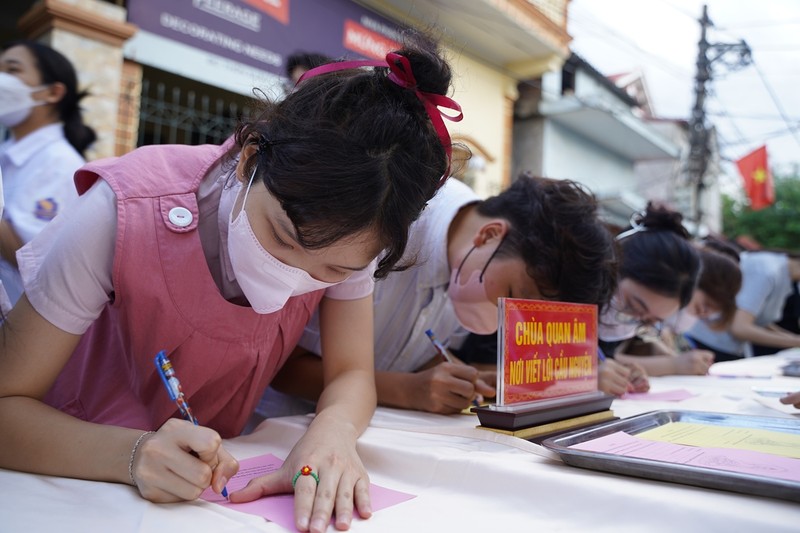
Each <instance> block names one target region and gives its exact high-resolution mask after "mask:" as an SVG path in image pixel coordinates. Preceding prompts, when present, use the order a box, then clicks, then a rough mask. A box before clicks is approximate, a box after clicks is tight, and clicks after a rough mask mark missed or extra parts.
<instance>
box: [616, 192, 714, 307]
mask: <svg viewBox="0 0 800 533" xmlns="http://www.w3.org/2000/svg"><path fill="white" fill-rule="evenodd" d="M682 221H683V216H682V215H681V214H680V213H678V212H676V211H672V210H669V209H667V208H665V207H663V206H656V205H654V204H653V203H652V202H649V203H648V204H647V209H646V210H645V211H644V213H641V214H640V215H639V216H638V220H637V221H636V228H638V231H634V232H632V233H630V234H628V235H626V236H625V237H622V235H620V237H622V238H621V240H620V241H619V243H620V248H621V252H622V259H621V262H620V269H619V274H620V279H621V280H622V279H625V278H630V279H632V280H633V281H636V282H637V283H639V284H641V285H644V286H645V287H647V288H648V289H650V290H652V291H653V292H655V293H658V294H661V295H662V296H666V297H669V298H677V299H678V301H679V302H680V307H681V308H684V307H686V305H687V304H688V303H689V300H691V299H692V292H693V291H694V288H695V285H696V284H697V278H698V276H699V274H700V254H699V253H698V251H697V249H696V248H695V247H694V246H693V245H692V244H691V243H690V242H689V232H688V231H687V230H686V228H684V227H683V224H682Z"/></svg>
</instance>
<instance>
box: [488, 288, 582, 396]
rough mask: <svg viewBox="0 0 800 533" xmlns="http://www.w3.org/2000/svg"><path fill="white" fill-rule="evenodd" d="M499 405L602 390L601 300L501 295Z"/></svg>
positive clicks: (498, 336) (499, 305)
mask: <svg viewBox="0 0 800 533" xmlns="http://www.w3.org/2000/svg"><path fill="white" fill-rule="evenodd" d="M498 312H499V313H500V319H499V328H498V335H497V339H498V340H497V342H498V354H499V357H498V375H502V379H498V385H499V387H498V393H497V402H498V405H513V404H518V403H524V402H530V401H534V400H541V399H545V398H556V397H561V396H567V395H570V394H579V393H585V392H592V391H596V390H597V306H595V305H591V304H575V303H567V302H553V301H540V300H523V299H519V298H500V300H499V302H498Z"/></svg>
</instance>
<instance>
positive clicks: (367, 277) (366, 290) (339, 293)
mask: <svg viewBox="0 0 800 533" xmlns="http://www.w3.org/2000/svg"><path fill="white" fill-rule="evenodd" d="M377 266H378V260H377V259H373V260H372V262H371V263H370V264H369V266H368V267H367V268H365V269H364V270H360V271H358V272H354V273H353V274H352V275H351V276H350V277H349V278H347V279H346V280H344V281H343V282H341V283H338V284H336V285H333V286H331V287H328V288H327V289H325V297H326V298H331V299H333V300H358V299H361V298H364V297H365V296H369V295H370V294H372V291H373V290H374V289H375V269H376V268H377Z"/></svg>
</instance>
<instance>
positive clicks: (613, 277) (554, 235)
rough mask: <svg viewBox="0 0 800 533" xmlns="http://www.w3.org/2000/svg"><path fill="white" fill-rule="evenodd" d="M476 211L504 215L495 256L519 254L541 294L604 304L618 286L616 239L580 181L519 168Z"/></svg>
mask: <svg viewBox="0 0 800 533" xmlns="http://www.w3.org/2000/svg"><path fill="white" fill-rule="evenodd" d="M477 212H478V213H480V214H481V215H483V216H486V217H492V218H503V219H506V220H508V221H509V223H510V225H511V230H510V231H509V233H508V234H507V235H506V237H505V239H504V240H503V243H502V245H501V246H500V248H499V249H498V251H497V255H498V256H512V257H521V258H522V259H523V260H524V261H525V264H526V266H527V272H528V275H529V276H530V277H531V278H533V279H534V280H535V281H536V284H537V286H538V288H539V291H540V292H541V293H542V296H544V297H545V298H548V299H559V300H563V301H568V302H578V303H592V304H596V305H598V306H599V307H601V308H602V307H604V306H605V305H606V304H607V303H608V301H609V300H610V299H611V295H612V294H613V293H614V291H615V290H616V286H617V260H616V255H617V254H616V251H615V250H616V244H615V241H614V238H613V236H612V234H611V233H610V232H609V231H608V229H607V228H606V227H605V226H604V225H603V224H602V223H601V222H600V221H599V219H598V216H597V200H596V199H595V197H594V195H593V194H591V193H590V192H588V190H586V189H585V188H584V187H583V186H582V185H580V184H579V183H576V182H574V181H571V180H555V179H548V178H541V177H535V176H533V175H531V174H529V173H523V174H521V175H520V176H519V177H518V178H517V179H516V180H515V181H514V182H513V183H512V184H511V186H510V187H509V188H508V189H506V190H505V191H503V192H502V193H500V194H499V195H497V196H494V197H492V198H489V199H487V200H484V201H482V202H480V203H479V204H478V205H477Z"/></svg>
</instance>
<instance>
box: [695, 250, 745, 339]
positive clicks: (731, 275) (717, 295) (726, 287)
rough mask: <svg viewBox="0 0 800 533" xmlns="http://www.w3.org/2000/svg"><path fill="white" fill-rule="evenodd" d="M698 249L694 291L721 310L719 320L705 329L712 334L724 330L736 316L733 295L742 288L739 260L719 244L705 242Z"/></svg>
mask: <svg viewBox="0 0 800 533" xmlns="http://www.w3.org/2000/svg"><path fill="white" fill-rule="evenodd" d="M721 246H726V245H724V244H722V245H721ZM699 249H700V259H701V261H702V263H703V269H702V271H701V272H700V276H699V278H698V280H697V288H698V289H699V290H701V291H703V292H704V293H706V294H707V295H708V297H709V298H711V299H712V300H714V301H715V302H716V303H717V304H718V305H719V307H720V318H719V319H718V320H715V321H713V322H710V323H709V324H708V325H709V326H710V327H711V328H712V329H715V330H722V329H726V328H727V327H728V326H729V325H730V323H731V321H732V320H733V316H734V315H735V314H736V294H737V293H738V292H739V289H741V288H742V271H741V270H740V269H739V264H738V263H739V256H738V254H736V252H735V251H733V250H732V249H730V247H727V249H724V248H721V247H720V244H719V243H718V241H707V242H704V243H703V244H702V245H701V246H700V248H699Z"/></svg>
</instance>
